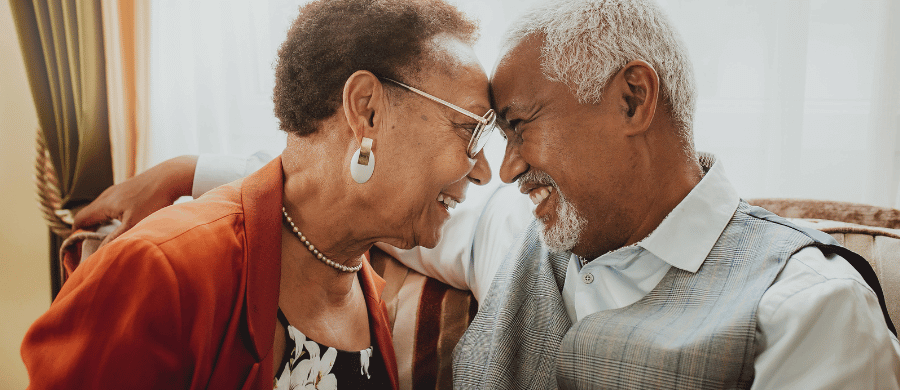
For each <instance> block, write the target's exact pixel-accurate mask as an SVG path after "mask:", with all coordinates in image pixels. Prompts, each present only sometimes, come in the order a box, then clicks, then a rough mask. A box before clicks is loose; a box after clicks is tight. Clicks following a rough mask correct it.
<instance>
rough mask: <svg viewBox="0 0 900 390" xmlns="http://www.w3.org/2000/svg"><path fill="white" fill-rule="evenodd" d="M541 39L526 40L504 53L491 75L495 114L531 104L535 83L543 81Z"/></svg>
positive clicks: (525, 109)
mask: <svg viewBox="0 0 900 390" xmlns="http://www.w3.org/2000/svg"><path fill="white" fill-rule="evenodd" d="M540 45H541V40H540V39H537V40H535V39H526V40H524V41H522V42H520V43H519V44H518V45H515V46H513V47H511V48H510V49H509V50H507V51H506V53H504V54H503V57H502V59H501V60H500V62H499V63H498V64H497V67H496V68H495V69H494V74H493V75H492V77H491V103H492V105H494V107H495V109H496V110H497V113H498V114H499V115H500V116H503V117H505V116H506V114H507V113H515V112H521V111H528V110H529V109H530V107H532V106H533V105H534V99H535V98H536V97H535V95H534V92H537V91H536V90H535V89H536V87H537V86H536V84H538V83H540V82H541V81H544V80H543V79H545V76H544V75H543V72H542V70H541V62H540Z"/></svg>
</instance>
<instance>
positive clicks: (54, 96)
mask: <svg viewBox="0 0 900 390" xmlns="http://www.w3.org/2000/svg"><path fill="white" fill-rule="evenodd" d="M9 3H10V8H11V9H12V13H13V18H14V19H15V24H16V30H17V31H18V34H19V43H20V45H21V48H22V54H23V57H24V60H25V67H26V71H27V73H28V81H29V84H30V86H31V92H32V95H33V96H34V105H35V108H36V109H37V114H38V123H39V124H40V135H39V144H40V143H41V142H40V141H42V142H43V145H44V147H45V148H46V157H47V159H48V160H49V162H50V164H48V165H52V169H48V170H47V172H48V173H47V174H48V175H49V173H50V172H52V173H55V177H52V178H50V181H51V182H53V181H55V183H51V184H55V186H56V188H57V189H54V190H53V191H54V192H58V193H56V194H43V193H42V194H40V195H41V197H42V198H44V197H45V196H46V197H47V198H48V199H58V201H56V202H54V203H57V204H54V205H53V208H55V209H57V210H52V211H55V212H56V211H59V210H58V209H71V208H74V207H76V206H79V205H81V204H84V203H88V202H90V201H91V200H93V199H94V198H96V197H97V196H98V195H100V193H101V192H102V191H103V190H104V189H106V187H109V186H110V185H112V183H113V176H112V165H111V159H110V142H109V121H108V112H107V99H106V96H107V93H106V67H105V59H104V50H103V25H102V17H101V7H100V2H99V1H90V0H81V1H76V0H62V1H60V0H32V1H28V0H10V2H9ZM24 131H25V129H23V132H24ZM40 157H41V156H39V158H40ZM39 163H40V161H39ZM43 175H44V173H39V176H43ZM39 181H40V180H39ZM52 187H53V186H52V185H51V186H44V187H43V188H42V190H46V189H48V188H52ZM48 215H49V216H50V217H51V218H52V217H53V215H54V213H52V212H51V213H48ZM55 215H57V216H60V215H62V214H60V213H55ZM58 243H59V237H56V236H55V235H54V234H51V245H52V247H51V251H50V253H51V259H50V267H51V274H50V275H51V280H52V284H53V295H54V296H55V295H56V292H57V291H58V289H59V287H60V285H59V283H60V281H59V272H58V271H59V269H58V267H59V262H58V259H57V258H56V257H57V256H58V254H57V248H58Z"/></svg>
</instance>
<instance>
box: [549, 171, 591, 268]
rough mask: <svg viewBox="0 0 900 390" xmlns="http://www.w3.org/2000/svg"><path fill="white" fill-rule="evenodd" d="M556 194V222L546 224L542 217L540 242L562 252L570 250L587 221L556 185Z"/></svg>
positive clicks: (552, 250) (557, 251)
mask: <svg viewBox="0 0 900 390" xmlns="http://www.w3.org/2000/svg"><path fill="white" fill-rule="evenodd" d="M554 187H556V186H554ZM556 194H557V196H558V197H559V201H558V202H557V206H556V223H554V224H553V225H550V226H547V221H545V220H543V218H542V220H541V222H543V223H544V228H543V229H541V242H543V243H544V245H546V246H547V249H549V250H550V252H554V253H563V252H567V251H571V250H572V248H574V247H575V244H577V243H578V238H579V237H580V236H581V231H582V229H584V225H585V224H587V221H586V220H585V219H584V218H583V217H582V216H580V215H578V210H576V209H575V205H573V204H572V203H571V202H569V200H568V199H566V198H565V197H564V196H563V194H562V192H560V191H559V187H556Z"/></svg>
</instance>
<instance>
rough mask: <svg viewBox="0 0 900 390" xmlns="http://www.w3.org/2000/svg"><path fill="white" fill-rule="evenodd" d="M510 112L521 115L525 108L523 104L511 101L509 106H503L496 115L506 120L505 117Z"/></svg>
mask: <svg viewBox="0 0 900 390" xmlns="http://www.w3.org/2000/svg"><path fill="white" fill-rule="evenodd" d="M510 111H512V112H513V113H516V112H518V113H522V112H525V111H527V109H526V108H525V106H524V105H523V104H521V103H519V102H516V101H513V102H510V103H509V104H507V105H506V106H504V107H503V108H501V109H500V111H498V112H497V115H498V116H499V117H501V118H503V119H506V118H507V115H509V113H510ZM520 115H521V114H520Z"/></svg>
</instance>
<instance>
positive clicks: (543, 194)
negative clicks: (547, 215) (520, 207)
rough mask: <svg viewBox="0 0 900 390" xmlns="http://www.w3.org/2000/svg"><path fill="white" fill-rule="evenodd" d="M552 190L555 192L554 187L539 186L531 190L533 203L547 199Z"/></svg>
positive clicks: (529, 195)
mask: <svg viewBox="0 0 900 390" xmlns="http://www.w3.org/2000/svg"><path fill="white" fill-rule="evenodd" d="M551 192H553V187H550V186H547V187H539V188H535V189H533V190H531V192H529V193H528V197H529V198H531V203H534V204H535V205H537V204H539V203H541V202H543V201H544V199H547V197H548V196H550V193H551Z"/></svg>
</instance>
